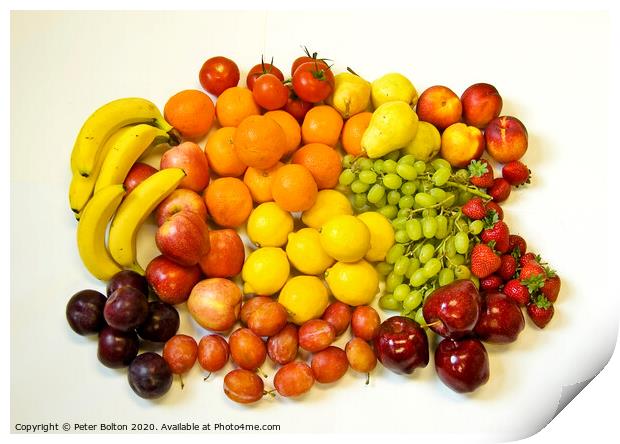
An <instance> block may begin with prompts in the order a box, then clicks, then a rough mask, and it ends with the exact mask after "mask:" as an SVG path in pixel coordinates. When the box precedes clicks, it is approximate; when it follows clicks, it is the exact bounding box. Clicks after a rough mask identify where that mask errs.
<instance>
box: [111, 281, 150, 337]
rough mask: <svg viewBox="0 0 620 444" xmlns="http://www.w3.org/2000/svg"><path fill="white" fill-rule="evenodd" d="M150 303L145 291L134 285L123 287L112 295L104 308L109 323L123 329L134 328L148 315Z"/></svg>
mask: <svg viewBox="0 0 620 444" xmlns="http://www.w3.org/2000/svg"><path fill="white" fill-rule="evenodd" d="M148 313H149V303H148V300H147V298H146V296H145V295H144V293H142V292H140V291H138V290H136V289H135V288H133V287H121V288H119V289H118V290H116V291H115V292H114V293H112V294H111V295H110V297H109V298H108V301H107V302H106V304H105V307H104V309H103V316H104V317H105V320H106V322H107V323H108V325H110V326H112V327H114V328H116V329H118V330H123V331H129V330H133V329H134V328H136V327H138V326H139V325H141V324H142V323H143V322H144V321H145V320H146V317H147V316H148Z"/></svg>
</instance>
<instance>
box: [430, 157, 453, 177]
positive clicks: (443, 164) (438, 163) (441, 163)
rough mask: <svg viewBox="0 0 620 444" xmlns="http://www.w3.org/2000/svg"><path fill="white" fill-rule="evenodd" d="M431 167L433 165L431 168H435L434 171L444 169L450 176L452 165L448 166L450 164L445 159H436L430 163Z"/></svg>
mask: <svg viewBox="0 0 620 444" xmlns="http://www.w3.org/2000/svg"><path fill="white" fill-rule="evenodd" d="M431 165H433V168H435V170H440V169H441V168H445V169H447V170H448V172H449V173H450V174H452V165H450V162H448V161H447V160H446V159H442V158H441V157H437V158H436V159H433V161H432V162H431Z"/></svg>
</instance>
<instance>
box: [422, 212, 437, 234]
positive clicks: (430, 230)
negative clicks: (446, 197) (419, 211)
mask: <svg viewBox="0 0 620 444" xmlns="http://www.w3.org/2000/svg"><path fill="white" fill-rule="evenodd" d="M436 233H437V219H435V218H434V217H433V216H427V217H423V218H422V234H424V237H425V238H427V239H432V238H434V237H435V234H436Z"/></svg>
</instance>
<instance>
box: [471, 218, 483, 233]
mask: <svg viewBox="0 0 620 444" xmlns="http://www.w3.org/2000/svg"><path fill="white" fill-rule="evenodd" d="M483 229H484V222H482V221H481V220H472V221H471V222H470V223H469V232H470V233H471V234H480V233H482V230H483Z"/></svg>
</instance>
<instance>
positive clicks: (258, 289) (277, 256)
mask: <svg viewBox="0 0 620 444" xmlns="http://www.w3.org/2000/svg"><path fill="white" fill-rule="evenodd" d="M290 271H291V267H290V265H289V263H288V259H287V258H286V253H285V252H284V250H283V249H282V248H276V247H263V248H259V249H258V250H256V251H253V252H252V253H250V255H249V256H248V257H247V259H246V260H245V264H243V269H242V270H241V277H242V278H243V280H244V282H245V285H244V289H245V291H246V292H248V291H249V292H252V293H257V294H261V295H271V294H275V293H277V292H278V290H279V289H280V288H282V286H283V285H284V283H285V282H286V280H287V279H288V275H289V273H290Z"/></svg>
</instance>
